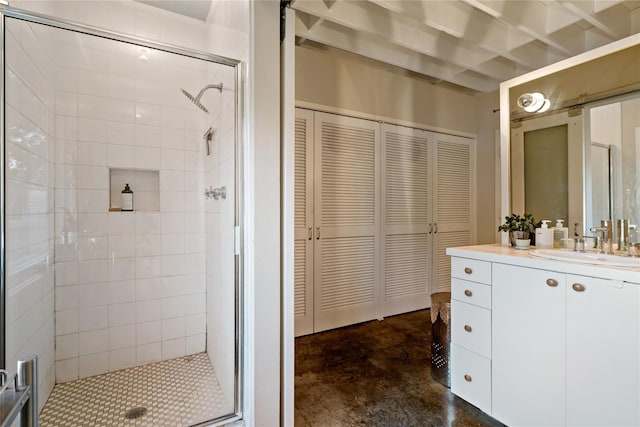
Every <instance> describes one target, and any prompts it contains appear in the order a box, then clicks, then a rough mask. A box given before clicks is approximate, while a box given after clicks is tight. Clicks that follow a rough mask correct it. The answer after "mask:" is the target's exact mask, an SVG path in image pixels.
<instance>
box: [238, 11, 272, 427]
mask: <svg viewBox="0 0 640 427" xmlns="http://www.w3.org/2000/svg"><path fill="white" fill-rule="evenodd" d="M251 6H252V8H251V31H252V32H251V42H250V43H251V55H250V59H249V64H248V66H249V69H248V78H247V84H248V94H247V96H248V97H249V99H248V103H247V109H248V111H247V113H248V115H249V117H248V119H249V127H248V132H249V134H248V141H247V144H248V146H247V153H246V158H245V159H246V169H245V183H246V186H247V187H246V199H245V203H246V211H245V221H246V224H247V228H246V230H245V231H246V235H245V245H246V257H247V259H246V264H245V272H246V277H245V279H246V288H245V289H246V295H245V298H246V300H247V301H246V304H247V309H248V310H247V312H246V313H245V321H246V334H247V335H246V341H245V345H246V349H245V372H246V375H247V384H246V388H245V397H244V401H245V405H246V406H245V407H246V410H247V414H246V418H247V423H248V425H250V426H266V427H273V426H277V425H279V424H280V360H281V359H280V345H281V343H280V336H281V329H280V298H281V290H280V126H279V124H280V85H279V81H280V63H279V59H280V43H279V38H278V35H279V16H280V11H279V7H280V3H279V2H278V1H275V0H269V1H256V2H252V3H251Z"/></svg>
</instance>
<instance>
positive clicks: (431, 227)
mask: <svg viewBox="0 0 640 427" xmlns="http://www.w3.org/2000/svg"><path fill="white" fill-rule="evenodd" d="M431 233H433V224H431V223H429V234H431Z"/></svg>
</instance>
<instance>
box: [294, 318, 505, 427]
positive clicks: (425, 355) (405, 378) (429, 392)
mask: <svg viewBox="0 0 640 427" xmlns="http://www.w3.org/2000/svg"><path fill="white" fill-rule="evenodd" d="M430 346H431V320H430V318H429V310H421V311H416V312H413V313H408V314H403V315H399V316H393V317H389V318H386V319H384V320H383V321H371V322H366V323H361V324H358V325H353V326H348V327H344V328H340V329H335V330H332V331H327V332H322V333H318V334H314V335H308V336H305V337H300V338H297V339H296V369H295V425H296V427H325V426H327V427H329V426H331V427H333V426H367V427H374V426H376V427H377V426H383V427H396V426H398V427H400V426H403V427H409V426H420V427H426V426H465V427H466V426H502V424H500V423H499V422H497V421H496V420H494V419H493V418H491V417H490V416H488V415H486V414H485V413H483V412H482V411H480V410H479V409H477V408H476V407H474V406H472V405H470V404H468V403H467V402H465V401H464V400H462V399H459V398H458V397H456V396H454V395H453V394H452V393H451V392H450V390H449V389H448V388H446V387H445V386H443V385H441V384H440V383H438V382H436V381H434V380H433V378H432V376H431V368H430V362H429V360H430V351H431V349H430Z"/></svg>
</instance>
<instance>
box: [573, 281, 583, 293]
mask: <svg viewBox="0 0 640 427" xmlns="http://www.w3.org/2000/svg"><path fill="white" fill-rule="evenodd" d="M571 287H572V288H573V290H574V291H576V292H584V290H585V289H587V288H585V287H584V285H583V284H581V283H574V284H573V285H571Z"/></svg>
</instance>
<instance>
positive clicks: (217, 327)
mask: <svg viewBox="0 0 640 427" xmlns="http://www.w3.org/2000/svg"><path fill="white" fill-rule="evenodd" d="M136 7H140V8H141V7H150V6H145V5H137V6H136ZM0 12H1V14H2V17H1V18H2V37H3V46H4V48H3V50H2V59H3V67H2V80H3V90H2V93H1V95H2V99H1V101H2V102H0V105H1V106H0V108H1V113H2V118H3V119H2V120H3V122H2V134H1V139H2V162H0V163H1V167H2V174H1V176H2V187H1V188H2V194H1V203H2V206H1V207H2V209H1V211H2V221H1V224H2V225H1V227H2V229H1V232H2V233H1V234H2V275H1V280H2V282H1V289H0V291H1V292H0V298H1V299H2V300H1V304H0V309H1V310H2V316H1V322H2V324H1V329H2V335H1V337H2V339H1V340H0V356H1V359H2V360H1V361H2V368H4V369H6V370H7V371H9V372H12V371H15V366H16V363H17V361H18V360H20V359H22V358H25V357H29V356H31V355H36V356H37V357H38V371H39V374H38V396H37V398H38V399H37V401H38V403H39V411H40V423H41V425H42V426H64V425H69V426H72V425H73V426H75V425H134V424H135V425H149V426H157V425H185V426H186V425H205V424H206V425H208V424H210V423H215V422H221V421H223V420H232V419H237V418H239V417H240V416H241V410H242V408H241V401H240V398H239V396H240V395H241V393H240V390H239V388H240V384H241V378H240V377H241V375H240V374H241V372H240V366H241V364H240V361H241V358H240V350H241V347H242V346H241V339H242V337H241V334H240V333H239V331H240V330H241V328H240V326H241V325H240V319H241V313H240V307H241V298H242V295H241V292H240V289H241V288H240V283H241V277H240V276H241V265H242V263H241V254H242V250H241V249H242V248H241V244H240V242H241V241H242V239H241V228H240V218H241V205H240V204H241V203H240V201H241V200H242V198H241V190H242V189H241V188H240V185H239V182H240V180H239V179H238V177H239V176H241V175H240V173H241V164H240V152H241V135H240V131H241V128H242V125H241V123H240V118H241V117H242V115H241V112H242V111H241V99H242V97H241V94H240V88H241V76H242V73H241V70H240V63H239V61H236V60H233V59H229V58H226V57H222V56H217V55H212V54H209V53H204V52H200V51H191V50H189V49H186V48H182V47H177V46H173V45H169V44H163V43H158V42H152V41H149V40H145V39H138V38H136V37H133V36H126V35H123V34H118V33H112V32H109V31H106V30H102V29H97V28H92V27H89V26H86V25H80V24H77V23H73V22H70V21H65V20H61V19H54V18H51V17H48V16H45V15H40V14H37V13H32V12H25V11H20V10H18V9H13V8H10V7H2V9H0ZM200 88H202V89H201V90H200V91H199V92H196V91H197V90H199V89H200ZM209 89H213V90H209ZM191 93H197V95H196V96H193V95H191ZM203 134H204V135H203ZM125 187H126V189H127V191H123V190H125ZM129 191H132V195H133V206H132V210H130V209H128V205H129V204H130V201H129V200H130V199H129V198H128V197H129V196H130V194H131V193H130V192H129ZM125 195H126V197H125V198H123V196H125Z"/></svg>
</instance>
